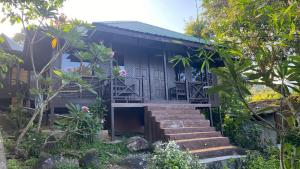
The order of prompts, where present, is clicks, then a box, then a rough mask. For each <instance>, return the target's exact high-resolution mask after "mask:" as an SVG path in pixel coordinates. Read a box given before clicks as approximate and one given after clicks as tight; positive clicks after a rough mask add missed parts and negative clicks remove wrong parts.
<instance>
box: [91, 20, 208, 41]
mask: <svg viewBox="0 0 300 169" xmlns="http://www.w3.org/2000/svg"><path fill="white" fill-rule="evenodd" d="M93 24H94V25H95V26H96V28H95V29H96V30H97V31H103V32H109V33H114V34H120V35H125V36H131V37H136V38H142V39H149V40H155V41H160V42H164V43H172V44H177V45H183V46H188V47H199V46H209V45H208V44H204V43H201V42H198V43H197V42H193V41H187V40H182V39H177V38H171V37H166V36H159V35H154V34H149V33H143V32H138V31H133V30H128V29H124V28H118V27H114V26H110V25H106V24H104V23H99V22H97V23H93Z"/></svg>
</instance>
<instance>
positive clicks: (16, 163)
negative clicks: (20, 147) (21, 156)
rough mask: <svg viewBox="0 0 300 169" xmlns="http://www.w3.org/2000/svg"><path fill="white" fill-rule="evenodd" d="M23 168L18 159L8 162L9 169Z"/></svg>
mask: <svg viewBox="0 0 300 169" xmlns="http://www.w3.org/2000/svg"><path fill="white" fill-rule="evenodd" d="M20 168H22V163H21V162H20V161H18V160H16V159H10V160H7V169H20Z"/></svg>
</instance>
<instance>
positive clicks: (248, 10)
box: [201, 0, 300, 169]
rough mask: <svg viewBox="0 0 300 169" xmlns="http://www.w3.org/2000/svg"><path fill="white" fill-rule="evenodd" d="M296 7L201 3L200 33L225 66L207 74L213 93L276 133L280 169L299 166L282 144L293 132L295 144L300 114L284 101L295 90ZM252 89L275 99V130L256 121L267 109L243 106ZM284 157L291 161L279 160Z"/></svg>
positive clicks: (234, 0) (277, 1) (267, 0)
mask: <svg viewBox="0 0 300 169" xmlns="http://www.w3.org/2000/svg"><path fill="white" fill-rule="evenodd" d="M299 5H300V4H299V2H298V1H294V0H286V1H281V0H256V1H252V0H204V1H203V7H204V8H205V12H204V15H203V17H204V18H205V19H206V21H207V23H208V24H207V27H206V29H204V30H203V32H201V33H202V35H203V36H205V35H209V37H208V38H210V39H211V40H213V42H214V49H215V50H216V51H217V52H218V53H219V55H220V57H221V58H222V60H223V61H224V64H225V67H222V68H217V69H213V70H212V71H213V72H214V73H215V74H217V75H218V76H219V78H220V79H221V81H220V84H218V85H217V86H215V87H214V89H215V90H217V91H220V90H222V91H223V92H227V93H228V94H230V93H229V91H230V92H232V91H233V92H235V93H236V94H237V96H239V99H240V100H241V101H242V103H243V105H244V106H245V107H246V108H247V110H248V113H250V115H252V116H254V117H256V119H259V120H260V121H262V122H263V124H264V125H266V126H268V127H270V128H272V129H274V130H275V131H276V132H277V134H278V136H279V138H280V139H279V140H280V143H281V152H280V161H281V163H280V167H281V168H282V169H284V168H297V167H299V166H300V164H299V161H298V162H296V161H297V160H299V153H300V152H299V147H297V145H295V144H291V143H289V142H288V140H287V139H286V138H287V136H289V135H290V134H291V131H297V132H295V133H294V134H296V135H295V137H296V136H297V137H296V138H298V139H299V138H300V137H299V135H300V129H299V124H300V111H299V110H296V109H295V107H294V105H293V104H292V103H291V102H290V100H289V97H290V96H291V93H292V91H293V92H299V89H300V88H299V87H300V56H299V50H300V48H299V42H300V41H299V25H300V19H299V16H300V15H299V14H300V13H299V11H300V10H299ZM208 32H209V34H208ZM253 84H260V85H265V86H268V87H269V88H271V89H272V90H273V91H275V92H277V93H279V94H280V95H281V104H280V107H281V109H280V112H279V113H280V114H281V117H282V124H281V125H280V127H279V128H276V127H275V126H274V125H272V124H271V123H269V122H268V121H265V120H264V119H263V118H262V117H261V116H260V113H261V112H264V111H265V110H268V109H269V107H265V108H264V109H261V110H259V111H257V110H253V109H251V107H250V106H249V102H248V100H247V97H248V96H249V95H251V92H250V91H249V90H248V89H247V87H246V86H247V85H253ZM298 141H300V140H298ZM286 147H294V148H292V149H290V148H289V149H287V148H286ZM288 150H291V151H292V153H290V152H288ZM285 154H293V157H291V156H289V157H288V158H285ZM295 158H296V159H295Z"/></svg>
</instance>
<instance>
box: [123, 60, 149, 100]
mask: <svg viewBox="0 0 300 169" xmlns="http://www.w3.org/2000/svg"><path fill="white" fill-rule="evenodd" d="M125 69H126V70H127V72H128V75H129V76H134V77H138V78H142V77H143V92H144V99H145V100H149V99H150V92H149V91H150V89H149V72H148V60H147V56H143V55H130V56H125ZM137 86H138V84H137ZM140 87H142V86H140ZM137 88H138V87H137Z"/></svg>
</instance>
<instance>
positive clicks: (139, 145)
mask: <svg viewBox="0 0 300 169" xmlns="http://www.w3.org/2000/svg"><path fill="white" fill-rule="evenodd" d="M126 146H127V148H128V150H129V151H131V152H136V151H142V150H147V149H148V148H149V144H148V141H147V140H146V139H144V138H142V137H139V136H134V137H131V138H129V139H128V140H127V144H126Z"/></svg>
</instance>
